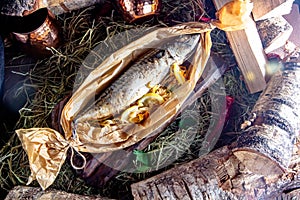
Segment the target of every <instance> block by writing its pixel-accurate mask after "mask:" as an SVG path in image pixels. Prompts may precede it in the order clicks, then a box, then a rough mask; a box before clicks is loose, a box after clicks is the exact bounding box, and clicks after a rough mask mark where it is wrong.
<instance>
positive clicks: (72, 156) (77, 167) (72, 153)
mask: <svg viewBox="0 0 300 200" xmlns="http://www.w3.org/2000/svg"><path fill="white" fill-rule="evenodd" d="M70 148H71V158H70V161H71V166H72V167H73V168H74V169H76V170H81V169H83V168H85V166H86V158H85V156H84V155H83V154H82V153H80V152H79V151H77V150H76V149H75V148H74V147H72V146H70ZM74 151H76V153H77V154H78V155H80V156H81V158H82V160H83V164H82V166H76V165H75V164H74V163H73V159H74Z"/></svg>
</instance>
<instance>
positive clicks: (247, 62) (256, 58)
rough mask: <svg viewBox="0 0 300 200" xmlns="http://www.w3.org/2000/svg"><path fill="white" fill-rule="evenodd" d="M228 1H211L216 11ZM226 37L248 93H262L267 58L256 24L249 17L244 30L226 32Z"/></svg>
mask: <svg viewBox="0 0 300 200" xmlns="http://www.w3.org/2000/svg"><path fill="white" fill-rule="evenodd" d="M229 1H230V0H213V2H214V4H215V7H216V9H220V8H221V7H222V6H223V5H224V4H226V3H228V2H229ZM226 35H227V38H228V40H229V42H230V45H231V48H232V51H233V53H234V55H235V58H236V60H237V63H238V66H239V68H240V70H241V72H242V74H243V77H244V80H245V83H246V86H247V88H248V90H249V92H250V93H256V92H259V91H262V90H263V89H264V88H265V87H266V81H265V78H264V76H265V66H266V63H267V58H266V55H265V53H264V50H263V47H262V44H261V40H260V37H259V34H258V31H257V28H256V24H255V23H254V21H253V20H252V19H250V17H249V23H248V24H247V27H246V28H245V29H244V30H239V31H233V32H226Z"/></svg>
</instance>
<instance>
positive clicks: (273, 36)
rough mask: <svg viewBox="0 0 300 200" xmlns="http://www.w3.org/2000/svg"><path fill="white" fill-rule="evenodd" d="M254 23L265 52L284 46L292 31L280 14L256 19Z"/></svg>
mask: <svg viewBox="0 0 300 200" xmlns="http://www.w3.org/2000/svg"><path fill="white" fill-rule="evenodd" d="M256 25H257V30H258V33H259V35H260V38H261V41H262V44H263V47H264V50H265V52H266V53H270V52H271V51H273V50H275V49H277V48H279V47H282V46H284V45H285V43H286V42H287V40H288V39H289V37H290V35H291V34H292V31H293V27H292V26H291V25H290V24H289V23H288V22H287V21H286V20H285V19H284V18H283V17H282V16H278V17H272V18H268V19H265V20H260V21H257V22H256Z"/></svg>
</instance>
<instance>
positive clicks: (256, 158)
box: [233, 62, 300, 175]
mask: <svg viewBox="0 0 300 200" xmlns="http://www.w3.org/2000/svg"><path fill="white" fill-rule="evenodd" d="M299 86H300V63H297V62H288V63H285V64H284V69H283V70H282V71H278V72H277V73H276V74H275V75H273V77H272V78H271V80H270V81H269V83H268V87H267V88H266V90H265V91H264V92H263V93H262V94H261V96H260V97H259V99H258V101H257V103H256V104H255V106H254V108H253V110H252V116H253V117H252V118H251V119H250V120H249V121H247V122H246V124H249V125H250V124H251V125H250V126H249V127H248V128H247V129H246V130H244V131H243V132H242V134H241V136H240V137H239V138H238V140H237V146H236V147H235V149H234V150H233V152H234V155H235V156H236V157H237V158H239V159H240V160H241V161H242V162H243V164H244V165H245V166H246V167H247V168H248V169H249V170H251V171H252V172H255V173H257V174H263V175H268V174H281V173H283V172H284V171H285V170H286V169H287V167H288V166H289V163H290V160H291V156H292V150H293V146H294V144H295V141H296V137H297V136H298V134H299V130H300V116H299V113H300V103H299V102H300V87H299Z"/></svg>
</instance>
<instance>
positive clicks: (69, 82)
mask: <svg viewBox="0 0 300 200" xmlns="http://www.w3.org/2000/svg"><path fill="white" fill-rule="evenodd" d="M183 2H184V3H183ZM162 3H163V7H162V10H161V12H160V15H158V16H156V17H154V18H151V19H149V20H148V21H145V22H143V23H139V24H129V23H126V22H124V20H123V19H122V17H121V16H120V15H119V14H117V12H118V11H117V10H115V9H114V8H112V10H111V12H109V13H108V14H107V15H106V16H99V15H97V13H99V12H100V11H101V6H99V7H97V6H96V7H91V8H87V9H83V10H78V11H74V12H71V13H68V14H63V15H60V16H57V19H58V21H59V22H60V24H61V26H62V28H63V36H64V38H63V39H64V43H63V45H62V46H61V47H60V48H58V49H51V51H52V53H53V55H52V56H50V57H48V58H45V59H40V60H38V61H37V62H36V64H35V65H34V67H32V68H31V69H30V71H29V74H30V84H29V85H30V86H31V87H34V88H35V91H36V93H35V96H34V98H28V101H27V103H26V105H25V106H24V107H23V108H22V109H21V110H20V112H19V113H20V117H19V120H18V122H17V123H16V125H15V126H14V127H13V128H11V130H5V131H4V133H3V134H6V135H9V136H10V139H9V140H7V141H5V142H6V144H5V145H4V146H3V147H2V149H1V150H0V160H1V164H0V184H1V188H3V189H5V190H10V189H11V188H12V187H13V186H15V185H24V184H26V181H27V178H28V176H29V175H30V169H29V165H28V160H27V156H26V154H25V152H24V150H23V149H22V146H21V144H20V141H19V139H18V137H17V136H16V134H15V133H14V131H13V130H14V129H16V128H20V127H22V128H29V127H49V126H51V113H52V111H53V109H54V107H55V105H56V104H57V103H58V102H60V101H61V100H62V99H63V98H65V97H66V96H67V95H69V94H70V93H71V92H72V91H73V90H74V89H76V87H78V85H79V84H80V83H81V81H82V80H83V79H84V78H85V77H86V76H87V74H88V73H89V72H90V71H91V70H92V69H93V68H94V67H96V66H97V64H99V63H101V61H102V60H104V59H105V57H106V56H107V55H109V53H110V52H113V51H115V50H117V49H118V48H120V47H121V46H124V45H126V44H127V43H129V42H130V41H133V40H135V39H136V38H137V37H139V36H141V34H137V32H134V31H131V30H134V29H137V28H138V29H139V32H140V30H143V31H144V32H147V31H150V30H151V28H152V27H153V26H170V25H173V24H176V23H179V22H184V21H196V20H199V19H200V18H201V17H214V16H213V14H214V9H213V6H212V4H211V2H208V1H206V2H204V1H203V2H202V1H201V0H190V1H179V0H175V1H174V0H163V1H162ZM203 5H204V6H203ZM121 32H122V33H126V34H121V35H120V38H119V40H118V42H117V43H115V41H114V40H112V39H111V38H113V37H114V36H115V35H117V34H119V33H121ZM211 36H212V40H213V48H212V51H213V52H214V53H216V54H218V55H219V56H221V57H222V58H223V59H224V61H225V62H226V63H227V64H228V66H229V68H228V70H227V71H226V72H225V74H224V75H223V76H222V81H221V83H219V82H218V83H216V84H215V85H214V86H212V87H211V88H210V89H209V90H206V91H205V92H204V93H203V95H202V96H201V97H200V98H199V99H198V100H197V101H196V102H195V103H194V104H193V105H191V106H190V107H189V108H187V109H186V110H185V111H184V112H182V114H181V115H180V116H178V118H177V119H176V120H175V121H174V122H173V123H172V124H170V125H169V127H168V128H167V129H166V130H164V131H163V133H161V135H160V136H159V137H158V138H156V139H155V140H154V141H153V142H152V143H151V144H149V145H148V147H147V148H146V149H145V150H144V151H139V152H136V155H137V157H136V161H134V162H135V164H136V166H137V168H138V169H139V173H126V172H123V173H119V174H118V175H117V177H115V178H114V179H112V180H111V181H110V182H109V183H108V184H107V185H106V186H105V187H103V188H93V187H90V186H88V185H87V184H85V182H84V181H83V180H81V179H80V178H78V177H77V176H76V175H75V173H73V171H72V170H71V167H70V166H69V164H68V162H66V163H65V164H64V166H63V168H62V170H61V172H60V174H59V176H58V178H57V179H56V181H55V183H54V184H53V185H52V186H51V187H52V188H56V189H60V190H64V191H67V192H72V193H77V194H86V195H101V196H107V197H113V198H119V197H121V196H122V197H123V199H124V198H128V199H130V198H131V195H130V184H131V183H133V182H137V181H139V180H143V179H145V178H147V177H150V176H152V175H154V174H157V173H159V172H161V171H164V170H166V169H167V168H170V167H172V166H174V165H176V164H180V163H183V162H188V161H190V160H192V159H195V158H196V157H198V156H199V148H201V146H202V143H203V140H204V137H205V134H206V133H207V131H208V129H209V125H210V123H215V122H212V118H213V116H214V115H216V114H217V113H214V112H215V111H217V110H216V109H213V108H212V105H213V104H215V102H214V101H215V99H216V98H215V97H216V96H217V95H219V94H218V92H219V91H220V88H222V91H223V92H224V93H225V94H226V95H230V96H231V97H233V98H234V100H235V101H234V104H233V108H232V111H231V115H230V118H229V120H228V122H227V124H225V127H224V129H223V133H222V136H221V139H220V140H219V142H218V143H217V145H223V144H225V143H226V142H227V143H228V141H229V142H230V141H231V140H234V138H235V136H236V135H237V134H238V132H239V130H240V124H241V123H242V121H244V119H246V118H247V117H248V113H249V112H250V110H251V108H252V106H253V104H254V103H255V101H256V99H257V95H250V94H248V92H247V90H246V89H245V86H244V83H243V81H242V79H241V75H240V73H239V71H238V68H237V65H236V62H235V59H234V56H233V54H232V52H231V49H230V47H229V44H228V42H227V40H226V37H225V34H224V32H223V31H220V30H217V29H215V30H214V31H213V32H212V34H211ZM99 44H101V45H99ZM103 44H105V45H103ZM99 46H100V47H101V48H103V50H101V52H106V53H105V54H103V55H100V56H98V57H97V59H94V60H93V59H89V60H85V58H86V57H87V55H89V53H90V52H91V51H92V50H93V49H94V48H95V47H97V48H99ZM195 116H196V117H195ZM194 122H197V123H196V124H197V126H193V128H189V127H191V126H190V125H191V124H192V123H194ZM187 130H188V131H187ZM1 131H2V130H1ZM227 133H230V134H227ZM149 152H151V153H153V155H154V156H152V157H151V158H150V160H149V158H148V157H147V158H146V157H144V156H143V155H145V154H147V153H149ZM170 156H171V157H172V159H174V158H176V159H175V162H172V163H171V164H169V165H166V166H165V164H166V163H167V162H168V160H169V158H170ZM149 163H152V165H154V166H156V167H157V169H159V170H157V171H152V172H149V166H148V164H149ZM34 185H36V186H37V183H36V182H34ZM116 191H118V192H116Z"/></svg>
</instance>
